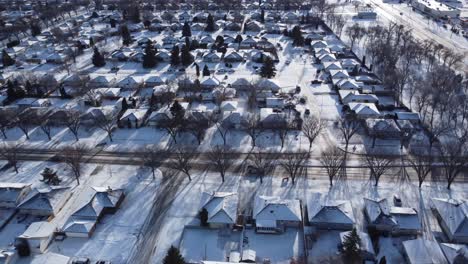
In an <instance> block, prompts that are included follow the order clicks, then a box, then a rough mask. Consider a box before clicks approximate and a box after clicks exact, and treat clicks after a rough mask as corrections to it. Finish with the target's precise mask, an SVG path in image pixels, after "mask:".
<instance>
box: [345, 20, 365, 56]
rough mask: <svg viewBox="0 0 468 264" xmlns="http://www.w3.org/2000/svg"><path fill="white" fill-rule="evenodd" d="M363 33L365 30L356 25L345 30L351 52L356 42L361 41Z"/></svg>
mask: <svg viewBox="0 0 468 264" xmlns="http://www.w3.org/2000/svg"><path fill="white" fill-rule="evenodd" d="M365 33H366V29H365V28H363V27H361V26H360V25H359V24H357V23H356V24H354V25H352V26H350V27H348V28H347V29H346V34H347V35H348V37H349V40H350V41H351V47H350V49H351V50H352V49H353V47H354V44H355V43H356V41H357V42H359V41H360V40H361V39H362V37H364V35H365Z"/></svg>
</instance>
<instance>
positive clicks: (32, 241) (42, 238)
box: [15, 222, 57, 254]
mask: <svg viewBox="0 0 468 264" xmlns="http://www.w3.org/2000/svg"><path fill="white" fill-rule="evenodd" d="M56 230H57V228H56V226H55V225H54V224H52V223H50V222H34V223H32V224H31V225H30V226H29V227H28V229H26V231H24V233H23V234H21V235H20V236H18V237H17V238H16V242H15V244H17V245H18V244H22V243H24V244H26V245H27V246H28V248H29V249H30V250H31V252H34V253H38V254H41V253H44V252H45V251H46V249H47V247H48V246H49V244H50V243H51V241H52V239H53V237H54V233H55V231H56Z"/></svg>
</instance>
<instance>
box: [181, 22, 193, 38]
mask: <svg viewBox="0 0 468 264" xmlns="http://www.w3.org/2000/svg"><path fill="white" fill-rule="evenodd" d="M191 36H192V30H191V29H190V25H189V23H188V22H185V23H184V26H183V27H182V37H191Z"/></svg>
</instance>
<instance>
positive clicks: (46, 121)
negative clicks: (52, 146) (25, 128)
mask: <svg viewBox="0 0 468 264" xmlns="http://www.w3.org/2000/svg"><path fill="white" fill-rule="evenodd" d="M49 117H50V112H49V111H43V112H42V113H39V115H38V116H37V120H36V122H37V123H38V124H39V127H40V128H41V130H42V132H44V134H46V136H47V138H48V139H49V140H51V139H52V122H51V120H50V118H49Z"/></svg>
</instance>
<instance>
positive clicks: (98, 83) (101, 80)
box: [89, 75, 115, 88]
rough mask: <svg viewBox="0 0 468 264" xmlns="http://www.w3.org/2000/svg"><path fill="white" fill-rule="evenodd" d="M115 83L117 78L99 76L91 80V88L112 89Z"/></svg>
mask: <svg viewBox="0 0 468 264" xmlns="http://www.w3.org/2000/svg"><path fill="white" fill-rule="evenodd" d="M114 81H115V78H112V77H109V76H107V75H98V76H96V77H94V78H93V79H91V81H90V82H89V86H90V87H96V88H98V87H110V86H111V85H112V84H113V83H114Z"/></svg>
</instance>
